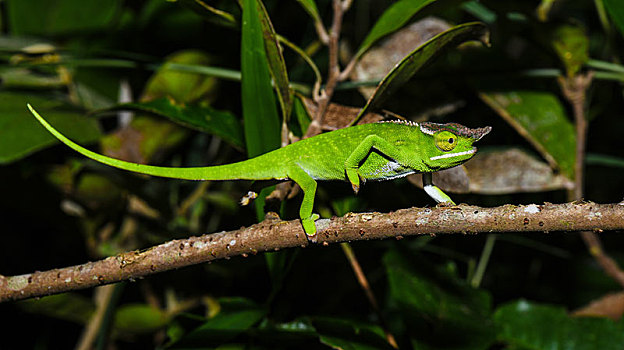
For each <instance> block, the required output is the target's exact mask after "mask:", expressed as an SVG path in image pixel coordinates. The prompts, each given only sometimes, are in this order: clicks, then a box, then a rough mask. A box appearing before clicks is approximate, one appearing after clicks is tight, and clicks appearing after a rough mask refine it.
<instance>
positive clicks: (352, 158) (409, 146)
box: [28, 105, 491, 236]
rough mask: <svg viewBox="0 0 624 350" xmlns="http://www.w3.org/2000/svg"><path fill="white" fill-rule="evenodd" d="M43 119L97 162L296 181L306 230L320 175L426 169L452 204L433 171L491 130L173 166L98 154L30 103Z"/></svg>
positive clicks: (453, 130)
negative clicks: (155, 164)
mask: <svg viewBox="0 0 624 350" xmlns="http://www.w3.org/2000/svg"><path fill="white" fill-rule="evenodd" d="M28 108H29V109H30V111H31V112H32V114H33V115H34V116H35V117H36V118H37V120H38V121H39V122H40V123H41V124H42V125H43V126H44V127H45V128H46V129H47V130H48V131H49V132H51V133H52V134H53V135H54V136H55V137H57V138H58V139H59V140H60V141H62V142H63V143H65V144H66V145H67V146H69V147H71V148H73V149H74V150H76V151H77V152H79V153H81V154H83V155H84V156H86V157H89V158H91V159H93V160H96V161H98V162H101V163H104V164H107V165H110V166H113V167H117V168H120V169H124V170H128V171H133V172H137V173H141V174H147V175H154V176H161V177H168V178H176V179H186V180H270V179H277V180H287V179H290V180H293V181H294V182H296V183H297V184H298V185H299V186H300V187H301V189H302V190H303V193H304V195H303V201H302V203H301V208H300V210H299V215H300V218H301V222H302V225H303V228H304V230H305V232H306V234H307V235H309V236H314V235H315V234H316V226H315V224H314V221H315V220H316V219H318V215H317V214H313V212H312V210H313V206H314V196H315V193H316V186H317V182H316V181H317V180H343V181H345V180H346V181H348V182H350V183H351V186H352V188H353V190H354V191H355V192H356V193H357V192H358V191H359V188H360V186H361V184H362V183H363V182H366V180H390V179H395V178H399V177H403V176H407V175H409V174H413V173H423V182H424V188H425V191H426V192H427V193H428V194H429V195H430V196H431V197H432V198H433V199H434V200H436V202H450V203H453V201H452V200H451V199H450V197H448V196H447V195H446V194H445V193H444V192H442V190H440V189H439V188H437V187H436V186H434V185H433V184H432V182H431V173H432V172H435V171H438V170H442V169H447V168H451V167H454V166H457V165H460V164H462V163H464V162H465V161H467V160H468V159H470V158H471V157H472V156H473V155H474V154H475V153H476V150H477V149H476V147H473V146H472V144H473V142H476V141H478V140H479V139H481V138H482V137H483V136H485V135H486V134H487V133H488V132H490V130H491V127H484V128H476V129H470V128H467V127H465V126H462V125H459V124H454V123H450V124H436V123H429V122H423V123H414V122H409V121H388V122H379V123H371V124H364V125H356V126H352V127H348V128H344V129H339V130H335V131H331V132H327V133H324V134H320V135H317V136H314V137H311V138H308V139H304V140H301V141H298V142H295V143H293V144H290V145H288V146H286V147H283V148H280V149H276V150H274V151H271V152H268V153H265V154H263V155H260V156H258V157H255V158H252V159H248V160H245V161H241V162H238V163H232V164H225V165H218V166H210V167H190V168H171V167H159V166H152V165H144V164H136V163H131V162H126V161H122V160H118V159H114V158H110V157H107V156H104V155H101V154H98V153H95V152H92V151H90V150H88V149H86V148H84V147H82V146H80V145H78V144H76V143H74V142H73V141H71V140H69V139H68V138H67V137H65V136H64V135H63V134H61V133H60V132H58V131H57V130H56V129H54V128H53V127H52V126H51V125H50V124H48V123H47V122H46V121H45V120H44V119H43V118H42V117H41V116H40V115H39V114H38V113H37V112H36V111H35V110H34V109H33V108H32V107H31V106H30V105H28Z"/></svg>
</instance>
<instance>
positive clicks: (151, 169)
mask: <svg viewBox="0 0 624 350" xmlns="http://www.w3.org/2000/svg"><path fill="white" fill-rule="evenodd" d="M28 109H29V110H30V112H31V113H32V114H33V115H34V116H35V118H37V120H38V121H39V122H40V123H41V125H43V126H44V127H45V128H46V129H47V130H48V131H49V132H50V133H52V135H54V136H55V137H56V138H57V139H59V140H60V141H61V142H63V143H64V144H66V145H67V146H69V147H71V148H72V149H74V150H75V151H76V152H78V153H80V154H82V155H84V156H86V157H88V158H91V159H93V160H95V161H97V162H100V163H103V164H106V165H110V166H113V167H115V168H119V169H123V170H128V171H132V172H135V173H140V174H146V175H153V176H160V177H168V178H175V179H184V180H235V179H249V180H264V179H271V178H274V177H275V176H274V175H273V174H258V173H257V172H255V171H254V170H256V169H257V167H256V166H254V165H255V164H254V163H258V161H257V159H258V158H254V159H250V160H246V161H243V162H239V163H233V164H226V165H220V166H212V167H190V168H171V167H160V166H153V165H145V164H137V163H131V162H126V161H123V160H119V159H115V158H111V157H107V156H105V155H102V154H99V153H95V152H93V151H90V150H88V149H86V148H84V147H82V146H80V145H78V144H77V143H75V142H73V141H72V140H70V139H68V138H67V137H66V136H65V135H63V134H61V133H60V132H59V131H58V130H56V129H54V128H53V127H52V126H51V125H50V124H49V123H48V122H47V121H46V120H45V119H43V117H41V116H40V115H39V113H37V111H35V109H34V108H33V107H32V106H31V105H30V104H28Z"/></svg>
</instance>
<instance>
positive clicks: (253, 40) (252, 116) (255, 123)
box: [241, 0, 281, 157]
mask: <svg viewBox="0 0 624 350" xmlns="http://www.w3.org/2000/svg"><path fill="white" fill-rule="evenodd" d="M259 11H260V10H259V9H258V1H257V0H244V1H243V23H242V40H241V41H242V43H241V71H242V84H241V85H242V99H243V101H242V102H243V120H244V131H245V144H246V145H247V155H248V156H249V157H255V156H257V155H260V154H262V153H265V152H268V151H271V150H274V149H276V148H278V147H279V146H280V142H281V140H280V130H281V128H280V122H279V118H278V114H277V106H276V104H275V96H274V95H273V88H272V87H271V75H270V72H269V64H268V60H267V56H266V50H265V47H264V38H263V30H262V23H261V21H260V15H259V13H258V12H259Z"/></svg>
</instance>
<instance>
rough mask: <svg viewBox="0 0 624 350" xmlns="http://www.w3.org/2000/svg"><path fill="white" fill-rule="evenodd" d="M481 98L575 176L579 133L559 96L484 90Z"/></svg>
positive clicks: (567, 173) (555, 164) (550, 159)
mask: <svg viewBox="0 0 624 350" xmlns="http://www.w3.org/2000/svg"><path fill="white" fill-rule="evenodd" d="M480 96H481V99H482V100H483V101H485V103H487V104H488V105H489V106H490V107H492V108H493V109H494V110H495V111H496V112H497V113H498V114H499V115H500V116H501V117H503V119H505V121H506V122H507V123H509V124H510V125H511V126H512V127H514V128H515V129H516V131H518V133H519V134H520V135H522V136H523V137H524V138H526V139H527V140H528V141H529V142H530V143H531V144H532V145H533V146H534V147H535V148H536V149H537V151H538V152H539V153H540V154H541V155H542V156H543V157H544V158H545V159H546V161H547V162H548V163H549V164H550V166H552V167H553V168H559V169H560V171H561V172H562V173H563V174H564V175H565V176H566V177H567V178H569V179H574V163H575V154H574V150H575V148H576V136H575V135H576V134H575V131H574V126H573V125H572V123H571V122H570V121H569V120H568V118H567V116H566V112H565V109H564V108H563V105H562V104H561V101H559V99H558V98H557V97H556V96H555V95H553V94H551V93H549V92H542V91H504V92H484V93H481V94H480Z"/></svg>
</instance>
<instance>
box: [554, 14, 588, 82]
mask: <svg viewBox="0 0 624 350" xmlns="http://www.w3.org/2000/svg"><path fill="white" fill-rule="evenodd" d="M552 46H553V48H554V49H555V52H556V53H557V56H559V59H560V60H561V62H563V65H564V67H565V69H566V74H567V75H568V77H572V76H574V75H576V73H578V71H579V70H580V69H581V68H582V67H583V65H584V64H585V63H586V62H587V61H588V60H589V38H588V37H587V35H586V34H585V31H584V30H583V29H581V28H579V27H577V26H573V25H562V26H559V27H557V29H556V30H555V31H554V33H553V38H552Z"/></svg>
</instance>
